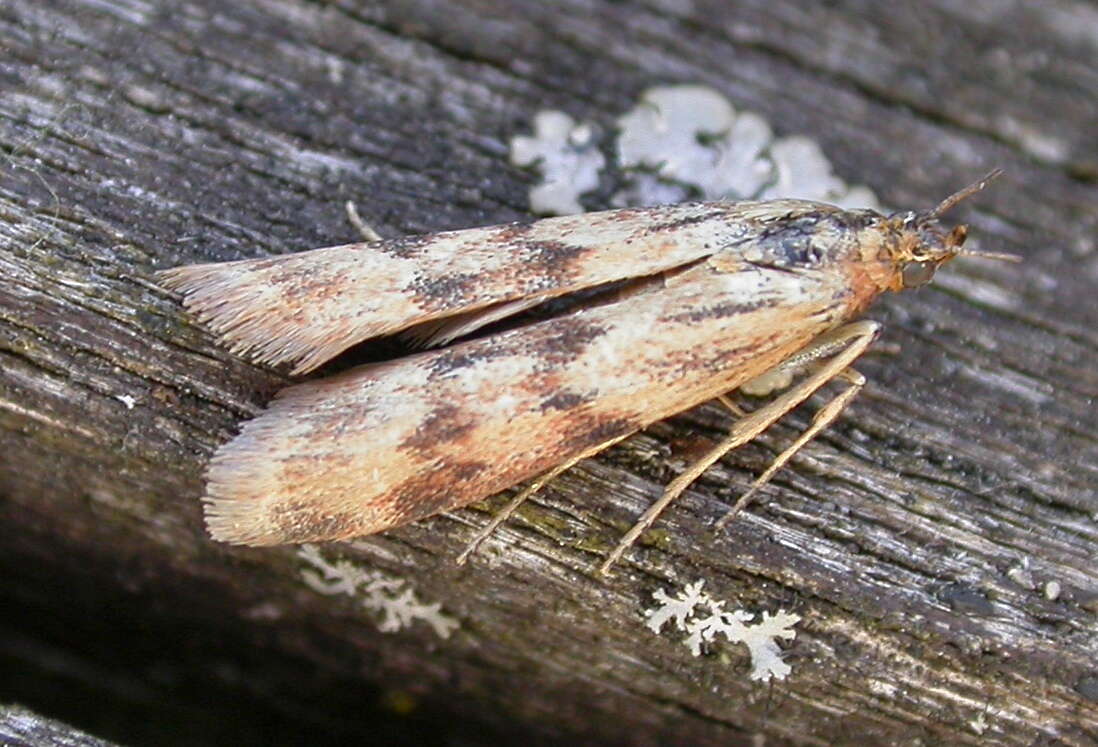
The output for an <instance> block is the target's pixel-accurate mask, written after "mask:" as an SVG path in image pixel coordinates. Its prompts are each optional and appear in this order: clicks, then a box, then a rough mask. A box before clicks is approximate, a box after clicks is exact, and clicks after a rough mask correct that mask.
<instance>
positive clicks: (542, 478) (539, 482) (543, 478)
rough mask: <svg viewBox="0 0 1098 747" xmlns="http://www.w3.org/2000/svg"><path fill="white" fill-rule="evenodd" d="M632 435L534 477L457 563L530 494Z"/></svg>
mask: <svg viewBox="0 0 1098 747" xmlns="http://www.w3.org/2000/svg"><path fill="white" fill-rule="evenodd" d="M631 435H632V433H626V434H624V435H622V436H617V437H616V438H612V439H610V440H609V441H604V442H603V443H600V444H596V445H595V446H593V447H591V448H590V449H587V450H586V451H584V452H583V453H582V454H579V455H578V456H575V457H573V458H572V459H569V460H568V461H567V462H564V463H563V464H561V465H558V466H556V467H554V468H553V469H551V470H549V471H548V472H545V473H544V474H541V475H539V476H538V477H536V478H534V479H533V480H532V481H531V482H530V483H529V484H528V485H527V486H526V487H524V488H523V489H522V490H521V491H519V493H518V494H517V495H516V496H515V497H514V498H512V499H511V501H510V502H509V503H508V504H507V505H506V506H504V507H503V508H501V509H500V510H499V511H497V512H496V515H495V516H493V517H492V519H491V521H489V522H488V523H487V524H485V525H484V527H482V528H481V530H480V531H478V532H477V533H476V534H475V535H474V536H473V539H471V540H470V541H469V544H468V545H466V546H465V549H464V550H462V551H461V554H460V555H458V556H457V560H456V562H457V564H458V565H464V564H465V562H466V561H467V560H468V559H469V556H470V555H472V554H473V553H475V552H476V551H477V548H479V547H480V545H481V543H483V542H484V540H486V539H488V537H490V536H491V535H492V533H493V532H495V531H496V529H497V528H498V527H499V525H500V524H502V523H503V522H505V521H507V519H508V518H510V517H511V514H513V513H514V512H515V511H517V510H518V507H519V506H521V505H522V504H523V503H525V502H526V500H527V499H528V498H529V497H530V496H532V495H534V494H535V493H537V492H538V491H539V490H541V489H542V488H543V487H545V485H546V484H548V483H549V482H551V481H552V480H554V479H556V478H557V477H558V476H559V475H561V474H562V473H564V472H567V471H568V470H570V469H571V468H572V467H574V466H576V464H578V463H579V462H582V461H583V460H584V459H588V458H590V457H593V456H595V455H596V454H599V453H600V452H602V451H604V450H606V449H608V448H610V447H611V446H613V445H614V444H616V443H618V442H619V441H622V440H624V439H626V438H628V437H629V436H631Z"/></svg>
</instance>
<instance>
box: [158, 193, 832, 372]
mask: <svg viewBox="0 0 1098 747" xmlns="http://www.w3.org/2000/svg"><path fill="white" fill-rule="evenodd" d="M836 210H837V208H834V207H832V206H829V205H822V204H819V203H813V202H805V201H799V200H775V201H770V202H709V203H687V204H682V205H673V206H666V207H656V208H638V209H632V208H630V209H623V210H611V211H606V212H602V213H588V214H584V215H578V216H565V217H559V218H546V219H544V220H539V221H535V222H532V223H515V224H508V225H502V226H494V227H491V228H476V229H468V230H462V231H449V232H444V233H438V234H430V235H426V236H416V237H410V238H406V239H397V240H387V241H380V242H374V243H368V244H350V245H347V246H337V247H330V248H327V249H316V250H313V251H308V252H303V253H300V254H294V255H289V256H280V257H272V258H265V259H258V260H244V261H239V262H224V263H218V264H206V265H191V266H187V267H179V268H174V269H171V270H167V271H164V272H162V273H160V278H161V280H162V282H163V283H164V285H165V286H167V287H169V288H173V289H176V290H179V291H181V292H182V293H183V295H184V304H185V306H186V307H187V308H188V309H189V310H190V311H191V312H192V313H194V314H195V315H196V316H197V317H198V318H199V319H200V320H202V321H203V322H204V323H205V324H207V325H208V326H209V327H210V328H211V329H212V330H213V331H214V332H215V333H217V334H218V335H219V337H221V339H222V340H223V341H224V342H225V343H226V344H227V346H228V347H229V348H230V349H232V350H233V351H234V352H238V353H248V354H249V355H250V356H251V357H253V358H254V359H256V360H258V361H261V362H267V363H276V364H277V363H293V364H295V368H294V372H295V373H302V372H305V371H308V370H311V369H313V368H315V367H316V366H318V365H320V364H321V363H323V362H324V361H326V360H328V359H330V358H332V357H334V356H335V355H337V354H339V353H340V352H342V351H343V350H345V349H346V348H348V347H350V346H351V345H354V344H355V343H358V342H360V341H362V340H365V339H368V338H371V337H376V336H378V335H383V334H388V333H390V332H395V331H398V330H401V329H405V328H407V327H409V326H411V325H415V324H419V323H423V322H430V321H431V320H438V319H443V318H446V317H451V316H454V315H462V314H464V315H469V316H472V315H471V314H470V313H471V312H476V311H478V310H483V309H489V310H490V307H493V306H496V305H499V304H506V303H508V302H513V301H515V300H516V299H530V298H550V297H553V296H559V295H562V294H566V293H570V292H573V291H576V290H579V289H582V288H589V287H592V286H596V285H600V284H603V283H607V282H612V281H615V280H621V279H624V278H630V277H639V276H648V275H654V274H657V273H659V272H662V271H664V270H668V269H671V268H675V267H680V266H682V265H684V264H687V263H689V262H692V261H694V260H697V259H700V258H703V257H706V256H709V255H711V254H713V253H714V252H717V251H719V250H722V249H727V248H728V247H731V246H734V245H735V244H736V243H737V242H738V241H742V240H743V239H744V238H745V237H748V236H757V235H758V233H759V231H760V230H762V229H763V228H765V226H766V224H768V223H770V222H773V221H779V220H781V219H783V218H788V217H791V216H796V215H799V214H803V213H807V212H814V213H819V212H829V211H836ZM522 306H523V304H516V305H515V306H514V307H513V308H520V307H522ZM505 310H506V309H505ZM474 326H475V325H474Z"/></svg>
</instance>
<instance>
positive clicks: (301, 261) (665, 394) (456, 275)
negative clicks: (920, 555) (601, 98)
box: [159, 172, 1004, 570]
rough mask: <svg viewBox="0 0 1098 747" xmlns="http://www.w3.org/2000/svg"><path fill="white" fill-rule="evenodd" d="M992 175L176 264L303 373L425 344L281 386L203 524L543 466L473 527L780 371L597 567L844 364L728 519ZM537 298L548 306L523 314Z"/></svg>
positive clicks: (242, 344)
mask: <svg viewBox="0 0 1098 747" xmlns="http://www.w3.org/2000/svg"><path fill="white" fill-rule="evenodd" d="M996 176H998V172H993V173H992V174H989V175H988V176H987V177H986V178H984V179H983V180H981V181H979V182H977V183H975V184H973V185H971V186H969V187H967V188H965V189H963V190H961V191H959V192H957V193H955V194H954V195H952V196H950V197H948V198H946V199H945V200H943V201H942V202H941V203H940V204H939V205H938V206H937V207H935V208H933V209H932V210H928V211H923V212H900V213H894V214H890V215H884V214H881V213H878V212H876V211H873V210H843V209H840V208H838V207H834V206H832V205H827V204H823V203H819V202H811V201H804V200H773V201H766V202H732V201H717V202H702V203H686V204H680V205H671V206H662V207H646V208H626V209H620V210H610V211H606V212H597V213H587V214H582V215H574V216H566V217H556V218H546V219H542V220H537V221H533V222H526V223H521V222H520V223H509V224H505V225H500V226H494V227H490V228H475V229H468V230H459V231H446V232H443V233H435V234H429V235H424V236H414V237H409V238H401V239H390V240H380V239H377V240H372V241H368V242H365V243H357V244H350V245H346V246H337V247H331V248H325V249H316V250H312V251H306V252H303V253H300V254H294V255H289V256H278V257H271V258H264V259H255V260H244V261H235V262H225V263H216V264H200V265H191V266H185V267H178V268H174V269H171V270H167V271H164V272H162V273H160V275H159V277H160V279H161V282H162V284H163V285H164V286H166V287H167V288H169V289H172V290H175V291H178V292H179V293H181V295H182V299H183V304H184V305H185V307H186V308H187V309H188V310H189V311H190V312H191V313H192V314H193V315H195V316H196V317H197V318H198V319H199V320H200V321H201V322H202V323H204V324H205V325H206V326H207V327H208V328H209V329H211V330H212V331H213V332H214V333H215V334H216V335H217V337H218V338H220V340H221V341H222V342H223V343H224V344H225V345H227V346H228V347H229V349H230V350H231V351H233V352H234V353H239V354H245V355H248V356H250V357H251V358H252V359H254V360H255V361H257V362H261V363H267V364H274V365H289V366H292V371H293V373H294V374H303V373H307V372H309V371H311V370H313V369H314V368H316V367H317V366H319V365H320V364H322V363H324V362H325V361H328V360H329V359H331V358H333V357H334V356H336V355H338V354H339V353H341V352H342V351H344V350H346V349H347V348H349V347H351V346H353V345H355V344H356V343H359V342H361V341H364V340H368V339H370V338H375V337H379V336H383V335H389V334H392V333H398V332H399V333H402V334H404V335H406V336H408V337H409V338H410V339H413V340H415V341H416V343H417V344H418V345H419V346H421V348H422V349H419V350H417V351H415V352H413V353H412V354H409V355H408V356H406V357H403V358H399V359H396V360H391V361H386V362H381V363H371V364H368V365H363V366H360V367H357V368H353V369H351V370H348V371H346V372H343V373H339V374H337V375H334V376H330V377H327V378H320V379H317V380H311V381H305V382H303V383H299V384H295V385H293V386H290V387H289V388H287V389H285V390H283V391H282V392H281V393H280V394H279V395H277V397H276V398H275V399H274V400H273V401H272V402H271V403H270V405H269V407H268V408H267V409H266V410H265V411H264V412H263V413H261V414H260V415H259V416H258V417H256V418H255V419H253V420H251V421H249V422H247V423H245V424H244V426H243V427H242V429H241V431H240V434H239V435H238V436H236V437H235V438H233V439H232V440H231V441H229V442H228V443H226V444H224V445H223V446H221V447H220V448H219V449H218V450H217V452H216V453H215V455H214V456H213V458H212V459H211V461H210V464H209V467H208V471H207V488H206V495H205V497H204V498H203V501H204V504H205V515H206V523H207V527H208V530H209V532H210V534H211V535H212V536H213V537H214V538H215V539H217V540H221V541H224V542H230V543H238V544H245V545H276V544H282V543H300V542H313V541H322V540H340V539H346V538H350V537H355V536H359V535H366V534H371V533H375V532H381V531H384V530H387V529H390V528H393V527H396V526H400V525H402V524H405V523H408V522H412V521H416V520H417V519H422V518H424V517H428V516H431V515H433V514H436V513H439V512H443V511H449V510H451V509H455V508H458V507H461V506H465V505H467V504H469V503H472V502H474V501H477V500H479V499H481V498H484V497H486V496H489V495H492V494H494V493H497V492H499V491H502V490H504V489H506V488H508V487H511V486H513V485H515V484H517V483H519V482H522V481H524V480H528V479H529V478H533V477H538V476H540V477H538V479H536V480H534V481H533V482H532V483H530V484H529V485H528V487H527V489H526V490H524V491H523V492H521V493H520V494H519V495H518V496H517V497H516V499H515V500H514V501H512V503H511V505H510V506H508V508H507V509H505V510H504V511H503V512H501V513H500V514H498V515H497V517H496V519H495V520H493V522H492V523H490V524H489V526H488V527H486V528H485V530H484V531H482V532H481V533H480V535H479V536H478V537H477V538H476V540H475V541H474V543H473V545H471V548H472V547H475V544H476V543H477V542H479V541H480V540H481V539H483V538H484V537H485V536H487V533H488V532H489V531H491V529H492V528H494V527H495V526H496V525H497V524H498V523H499V522H500V521H502V520H503V518H504V517H505V516H507V515H508V514H509V513H510V512H511V511H513V510H514V508H515V507H517V505H518V503H519V502H521V500H523V499H525V498H526V497H527V496H528V495H529V494H530V493H532V492H533V491H534V490H537V489H538V488H539V487H540V486H541V485H542V484H544V482H545V481H546V480H548V479H550V478H552V477H554V476H556V475H557V474H559V473H560V472H561V471H563V470H564V469H566V468H567V467H569V466H571V465H573V464H575V463H576V462H578V461H579V460H581V459H585V458H587V457H590V456H592V455H594V454H597V453H598V452H600V451H602V450H603V449H605V448H607V447H608V446H610V445H612V444H615V443H617V442H619V441H621V440H622V439H624V438H626V437H627V436H629V435H631V434H633V433H636V432H637V431H639V430H641V429H643V428H645V427H646V426H648V425H650V424H652V423H654V422H656V421H658V420H662V419H664V418H667V417H669V416H671V415H674V414H675V413H678V412H681V411H683V410H686V409H688V408H691V407H693V406H695V405H698V404H700V403H702V402H705V401H707V400H711V399H715V398H718V399H722V400H723V401H725V402H726V403H728V400H726V399H723V398H724V395H726V394H727V393H730V392H733V391H734V390H736V389H737V388H745V389H746V390H748V391H751V392H753V393H763V392H766V391H768V390H770V389H779V388H781V387H785V389H784V391H783V393H782V394H780V395H778V396H777V397H776V399H773V400H772V401H770V402H769V403H768V404H765V405H763V406H760V407H758V408H757V409H755V410H754V411H752V412H751V413H750V414H742V413H741V417H740V418H739V419H738V420H737V421H736V422H735V423H734V424H733V426H732V427H731V431H730V433H729V434H728V436H727V437H726V438H724V439H723V440H722V441H721V442H720V443H719V444H716V445H715V446H714V447H713V448H712V449H711V450H710V451H709V452H708V453H707V454H705V455H704V456H703V457H702V458H700V459H699V460H698V461H697V462H696V463H695V464H693V465H691V466H690V467H688V468H687V469H686V470H685V472H684V473H683V474H682V475H680V476H679V477H678V478H677V479H676V480H674V481H673V482H672V483H671V484H670V485H669V486H668V487H667V489H666V491H665V492H664V495H663V497H661V498H660V499H659V500H658V501H657V502H656V503H655V504H653V505H652V507H651V508H650V509H649V510H648V511H647V512H646V513H645V514H644V515H643V516H642V517H641V518H640V520H639V521H638V522H637V524H636V525H635V526H634V527H633V529H632V530H630V532H629V533H628V534H627V535H626V536H625V537H624V538H623V539H622V541H621V542H620V544H619V545H618V547H617V548H616V549H615V550H614V551H613V552H612V553H611V554H610V556H609V557H608V558H607V559H606V561H605V562H604V563H603V565H602V570H605V569H607V568H609V566H610V565H611V564H612V563H613V562H615V561H616V560H617V559H619V558H620V557H621V555H622V554H623V553H624V552H625V551H626V550H627V548H628V547H629V546H630V545H631V544H632V542H633V541H635V539H636V538H637V537H638V536H640V534H641V533H642V532H643V531H644V530H645V529H646V528H647V527H649V526H651V524H652V523H653V522H654V521H655V520H656V517H657V516H658V515H659V513H660V511H662V510H663V508H664V507H665V506H666V505H667V504H668V503H670V502H671V500H673V499H674V498H675V497H676V496H678V495H679V494H680V493H682V492H683V490H685V489H686V487H688V486H689V484H690V483H691V482H693V481H694V480H695V479H696V478H697V477H698V476H699V475H700V474H701V473H702V472H703V471H704V470H705V469H706V468H708V467H709V466H710V465H712V464H713V463H714V462H716V461H717V460H718V459H720V457H721V456H723V455H724V454H725V453H727V452H728V451H729V450H731V449H734V448H736V447H737V446H739V445H741V444H743V443H745V442H747V441H750V440H751V439H752V438H754V437H755V436H756V435H757V434H759V433H760V432H762V431H763V430H764V429H765V428H767V427H768V426H769V425H770V424H771V423H773V422H774V421H776V420H777V419H779V418H780V417H781V416H782V415H784V414H785V413H787V412H789V411H790V410H791V409H792V408H794V407H796V406H797V405H798V404H800V403H801V402H803V401H804V400H805V399H807V398H808V397H809V396H811V395H812V393H813V392H815V391H816V390H817V389H819V388H820V387H821V386H823V385H824V384H825V383H827V382H828V381H830V380H832V379H836V378H838V379H840V380H842V381H844V382H845V384H846V386H845V388H844V389H843V390H842V391H841V392H840V393H839V394H837V395H836V396H835V397H834V398H833V399H831V400H830V401H829V402H828V403H827V404H825V405H824V407H823V408H822V409H821V410H820V411H819V412H818V413H817V415H816V417H815V419H814V421H813V422H812V424H811V425H810V426H809V427H808V429H807V430H806V431H805V432H804V433H803V434H802V435H801V436H800V437H799V438H798V439H797V440H796V441H795V442H794V443H793V444H792V445H791V446H790V447H789V448H787V449H786V450H785V451H783V452H782V453H781V454H780V455H779V456H778V457H777V458H776V459H775V460H774V462H773V463H772V464H771V465H770V467H769V468H768V469H767V470H766V472H765V473H763V474H762V475H761V476H760V477H759V478H758V480H756V482H755V484H754V485H753V487H752V488H751V489H750V490H749V491H748V492H747V493H746V494H745V495H744V496H743V498H741V499H740V501H739V503H738V504H737V507H736V508H734V509H733V512H732V513H730V514H729V515H728V516H727V517H726V519H727V518H730V517H731V516H732V515H734V513H735V511H738V510H739V508H741V507H742V506H743V505H745V504H746V501H747V499H748V498H750V496H751V495H752V494H753V493H754V492H755V490H756V489H757V488H758V487H759V486H760V485H762V484H763V483H765V482H766V481H767V480H768V479H769V478H770V476H771V475H773V473H774V472H775V471H776V470H777V469H779V468H780V467H781V466H782V465H783V464H785V462H787V461H788V460H789V458H790V457H791V456H792V455H793V454H794V453H795V452H796V451H797V450H798V449H799V448H800V447H801V446H803V445H804V444H805V443H807V442H808V441H809V440H810V439H811V438H812V437H813V436H814V435H815V434H816V433H818V432H819V431H820V430H822V429H823V428H825V427H827V426H828V425H829V424H830V423H831V422H832V421H833V420H834V419H835V418H836V417H837V416H838V415H839V413H840V412H841V411H842V409H843V408H844V407H845V405H846V404H847V403H848V402H849V401H850V399H851V398H852V397H853V396H854V394H856V393H857V391H858V390H859V389H860V388H861V387H862V386H863V384H864V383H865V379H864V377H862V376H861V375H860V374H858V373H857V372H856V371H855V370H854V369H853V368H852V367H851V365H852V364H853V362H854V361H855V360H856V359H857V358H858V357H859V356H860V355H861V354H862V353H863V352H864V351H865V350H866V348H867V347H868V346H869V344H870V343H871V342H872V341H873V339H874V338H875V337H876V335H877V332H878V329H879V325H878V324H876V323H875V322H872V321H852V320H854V319H855V318H856V317H857V316H858V315H859V314H860V313H861V312H862V311H863V310H864V309H865V308H866V307H867V306H868V305H869V304H870V303H871V302H872V301H873V300H874V299H875V298H876V297H877V296H878V295H879V294H881V293H882V292H884V291H889V290H891V291H896V290H901V289H904V288H917V287H919V286H922V285H924V284H926V283H927V282H929V281H930V280H931V278H932V277H933V275H934V272H935V270H937V269H938V267H939V266H941V265H942V264H943V263H945V262H947V261H949V260H950V259H952V258H954V257H956V256H957V255H958V254H961V253H965V250H963V248H962V247H963V244H964V241H965V236H966V231H967V229H966V227H965V226H957V227H955V228H953V229H947V228H945V227H943V225H942V224H941V222H940V217H941V216H942V214H943V213H945V212H946V211H947V210H949V209H950V208H951V207H953V206H954V205H955V204H956V203H958V202H960V201H961V200H963V199H965V198H966V197H969V196H970V195H972V194H974V193H976V192H978V191H980V190H981V189H983V188H984V186H985V185H986V184H987V183H988V182H989V181H990V180H991V179H993V178H995V177H996ZM967 253H970V254H977V252H967ZM984 255H985V256H999V257H1001V256H1004V255H990V254H987V253H984ZM560 299H564V300H566V301H570V303H561V301H560ZM534 306H540V307H541V308H542V309H548V311H547V312H546V313H544V314H542V316H541V317H540V318H535V319H533V320H530V319H528V318H527V317H528V316H529V315H528V314H522V312H524V311H526V310H527V309H530V308H531V307H534ZM558 307H559V308H558ZM794 379H796V380H795V381H794ZM729 404H730V403H729ZM733 409H736V408H733ZM737 411H738V410H737ZM464 557H465V555H463V556H462V559H464Z"/></svg>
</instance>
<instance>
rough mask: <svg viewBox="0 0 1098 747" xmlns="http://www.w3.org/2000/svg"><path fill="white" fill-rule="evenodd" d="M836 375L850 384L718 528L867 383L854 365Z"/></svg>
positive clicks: (757, 482)
mask: <svg viewBox="0 0 1098 747" xmlns="http://www.w3.org/2000/svg"><path fill="white" fill-rule="evenodd" d="M836 378H843V379H846V380H847V381H848V382H849V383H850V386H849V387H847V388H846V389H844V390H843V391H841V392H839V393H838V394H837V395H835V397H834V399H832V400H831V401H830V402H828V403H827V404H826V405H824V406H823V407H822V408H820V410H819V411H818V412H817V413H816V414H815V415H814V416H812V423H811V425H809V426H808V428H806V429H805V431H804V433H802V434H801V435H800V436H799V437H798V438H797V440H796V441H794V442H793V443H792V444H790V445H789V446H788V447H787V448H786V449H785V451H783V452H782V453H781V454H779V455H778V456H777V457H776V458H775V459H774V461H773V462H771V463H770V466H769V467H767V468H766V471H765V472H763V473H762V474H761V475H759V476H758V477H757V478H756V479H755V482H753V483H751V487H750V488H748V489H747V492H745V493H744V494H743V495H741V496H740V499H739V500H738V501H736V503H735V505H734V506H732V508H731V509H729V511H728V513H726V514H725V515H724V516H722V517H721V518H720V520H719V521H718V522H717V523H716V525H715V526H714V529H723V528H724V527H725V526H727V525H728V523H729V522H731V521H732V520H733V519H735V518H736V516H737V515H738V514H739V513H740V511H743V510H744V508H746V507H747V504H748V503H750V502H751V499H752V498H754V497H755V494H756V493H757V492H758V491H759V488H761V487H762V486H763V485H765V484H766V483H768V482H770V478H771V477H773V476H774V473H776V472H777V471H778V470H780V469H781V468H782V467H784V466H785V463H786V462H788V461H789V460H790V459H791V458H792V457H793V455H794V454H796V453H797V452H798V451H800V450H801V447H802V446H804V445H805V444H807V443H808V442H809V441H811V440H812V439H813V438H815V437H816V434H818V433H819V432H820V431H822V430H823V429H824V428H826V427H827V426H829V425H831V424H832V423H834V422H835V419H836V418H837V417H839V415H840V414H841V413H842V411H843V410H845V409H846V406H847V404H849V403H850V400H852V399H854V396H855V395H856V394H857V393H858V392H860V391H861V389H862V387H864V386H865V376H862V375H861V374H860V373H858V372H857V371H855V370H854V369H853V368H848V369H846V370H845V371H840V372H839V373H838V375H837V377H836Z"/></svg>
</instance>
